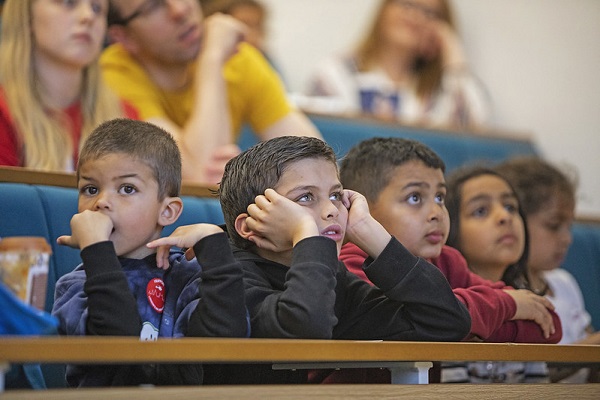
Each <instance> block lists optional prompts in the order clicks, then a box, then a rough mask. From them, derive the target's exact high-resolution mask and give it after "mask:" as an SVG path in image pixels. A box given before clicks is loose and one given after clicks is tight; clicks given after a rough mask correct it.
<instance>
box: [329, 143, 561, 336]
mask: <svg viewBox="0 0 600 400" xmlns="http://www.w3.org/2000/svg"><path fill="white" fill-rule="evenodd" d="M444 171H445V165H444V162H443V161H442V160H441V159H440V157H439V156H438V155H437V154H436V153H435V152H434V151H433V150H431V149H430V148H429V147H427V146H426V145H424V144H422V143H419V142H416V141H413V140H406V139H401V138H373V139H369V140H366V141H363V142H361V143H359V144H358V145H356V146H355V147H354V148H352V149H351V150H350V151H349V153H348V154H347V155H346V156H345V157H344V158H343V160H342V163H341V167H340V178H341V181H342V184H343V186H344V188H347V189H351V190H355V191H357V192H359V193H361V194H363V195H364V196H365V197H366V199H367V201H368V204H369V209H370V211H371V215H372V216H373V217H374V218H375V219H377V220H378V221H379V222H380V223H381V224H382V225H383V226H384V227H385V228H386V230H387V231H388V232H390V233H391V234H392V235H393V236H394V237H396V238H397V239H398V240H399V241H400V242H401V243H402V244H403V245H404V246H405V247H406V248H407V249H408V250H409V251H410V252H411V253H413V254H414V255H416V256H418V257H421V258H424V259H427V260H428V261H429V262H431V263H432V264H434V265H435V266H437V267H438V268H439V269H440V270H441V271H442V273H443V274H444V275H445V276H446V278H447V279H448V281H449V283H450V286H451V287H452V288H453V290H454V294H455V295H456V296H457V297H458V299H459V300H460V301H461V302H462V303H463V304H465V305H466V306H467V308H468V310H469V314H470V315H471V321H472V322H471V332H470V333H469V336H467V337H466V338H465V340H478V341H486V342H528V343H557V342H558V341H559V340H560V338H561V336H562V330H561V325H560V320H559V318H558V316H557V315H556V314H555V313H554V311H553V309H554V307H553V306H552V304H551V303H550V301H548V300H547V299H546V298H544V297H541V296H538V295H536V294H534V293H532V292H531V291H529V290H524V289H520V290H514V289H513V288H511V287H508V286H506V285H504V284H503V283H502V282H498V283H494V282H491V281H488V280H485V279H483V278H481V277H480V276H478V275H476V274H474V273H472V272H471V271H470V270H469V268H468V266H467V263H466V261H465V259H464V258H463V256H462V255H461V254H460V253H459V252H458V251H457V250H455V249H453V248H451V247H448V246H445V242H446V239H447V238H448V232H449V228H450V220H449V217H448V210H447V209H446V206H445V204H444V198H445V194H446V183H445V180H444ZM340 259H341V260H343V262H344V263H345V265H346V267H347V268H348V269H349V270H350V271H351V272H353V273H355V274H357V275H358V276H360V277H361V278H363V279H364V280H366V281H368V279H367V277H366V276H365V274H364V272H363V270H362V265H363V262H364V261H365V260H366V259H367V255H366V254H365V253H364V252H362V251H361V250H360V249H359V248H357V247H356V246H355V245H354V244H353V243H347V244H345V245H344V246H343V247H342V251H341V254H340Z"/></svg>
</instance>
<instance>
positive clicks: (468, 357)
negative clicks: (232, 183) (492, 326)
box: [0, 336, 600, 364]
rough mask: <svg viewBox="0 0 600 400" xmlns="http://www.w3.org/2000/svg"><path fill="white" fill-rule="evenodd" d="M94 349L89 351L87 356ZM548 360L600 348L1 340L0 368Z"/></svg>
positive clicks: (570, 358)
mask: <svg viewBox="0 0 600 400" xmlns="http://www.w3.org/2000/svg"><path fill="white" fill-rule="evenodd" d="M90 349H93V351H90ZM488 360H489V361H547V362H573V363H598V364H600V346H594V345H553V344H522V343H520V344H514V343H465V342H452V343H450V342H391V341H385V342H383V341H346V340H296V339H223V338H181V339H159V340H158V341H157V342H141V341H140V340H139V339H137V338H129V337H7V336H4V337H1V338H0V363H1V362H9V363H27V362H40V363H108V362H111V363H114V362H123V363H127V362H216V363H219V362H240V363H244V362H264V363H274V362H336V361H337V362H343V361H488Z"/></svg>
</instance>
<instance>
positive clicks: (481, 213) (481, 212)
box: [471, 207, 487, 217]
mask: <svg viewBox="0 0 600 400" xmlns="http://www.w3.org/2000/svg"><path fill="white" fill-rule="evenodd" d="M471 215H472V216H474V217H485V216H486V215H487V208H485V207H478V208H476V209H475V210H473V212H472V213H471Z"/></svg>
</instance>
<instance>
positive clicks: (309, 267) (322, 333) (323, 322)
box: [244, 237, 338, 339]
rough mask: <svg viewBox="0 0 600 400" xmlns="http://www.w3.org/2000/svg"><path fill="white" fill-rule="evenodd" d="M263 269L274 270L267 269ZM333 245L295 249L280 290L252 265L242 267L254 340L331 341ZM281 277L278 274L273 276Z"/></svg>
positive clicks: (317, 240)
mask: <svg viewBox="0 0 600 400" xmlns="http://www.w3.org/2000/svg"><path fill="white" fill-rule="evenodd" d="M263 267H264V268H270V267H273V266H271V265H265V266H263ZM337 267H338V260H337V249H336V245H335V242H334V241H333V240H331V239H328V238H324V237H310V238H306V239H304V240H301V241H300V242H299V243H297V244H296V246H294V249H293V255H292V264H291V266H290V268H289V269H288V270H287V271H285V272H281V273H282V274H283V273H285V279H282V281H284V283H283V285H282V287H280V286H279V284H278V283H272V282H271V281H270V280H269V278H268V277H267V275H266V274H265V273H263V271H262V269H261V266H259V265H257V264H256V263H255V262H247V263H245V264H244V269H245V276H244V279H245V286H246V302H247V304H248V308H249V310H250V315H251V322H252V336H253V337H279V338H310V339H330V338H331V336H332V332H333V327H334V326H335V324H336V323H337V318H336V317H335V313H334V305H335V290H334V289H335V286H336V279H335V271H336V269H337ZM277 272H279V271H277Z"/></svg>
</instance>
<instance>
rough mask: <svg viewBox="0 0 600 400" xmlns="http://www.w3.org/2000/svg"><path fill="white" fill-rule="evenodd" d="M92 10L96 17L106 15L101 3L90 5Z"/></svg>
mask: <svg viewBox="0 0 600 400" xmlns="http://www.w3.org/2000/svg"><path fill="white" fill-rule="evenodd" d="M92 10H93V11H94V14H96V15H103V14H105V13H106V10H105V6H104V4H103V3H102V2H101V1H96V2H94V3H92Z"/></svg>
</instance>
